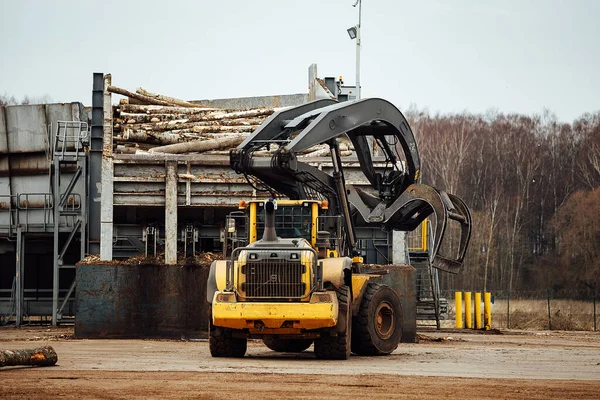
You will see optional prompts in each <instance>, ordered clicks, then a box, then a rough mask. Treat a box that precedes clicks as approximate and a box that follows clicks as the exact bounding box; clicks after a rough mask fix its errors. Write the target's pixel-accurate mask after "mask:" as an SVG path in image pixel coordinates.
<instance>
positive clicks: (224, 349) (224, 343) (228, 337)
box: [209, 322, 248, 358]
mask: <svg viewBox="0 0 600 400" xmlns="http://www.w3.org/2000/svg"><path fill="white" fill-rule="evenodd" d="M247 345H248V340H247V339H246V338H234V337H233V329H229V328H222V327H220V326H214V325H213V324H212V322H211V323H210V338H209V347H210V354H211V355H212V356H213V357H237V358H239V357H244V354H246V348H247Z"/></svg>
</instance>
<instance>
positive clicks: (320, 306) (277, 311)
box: [212, 292, 338, 333]
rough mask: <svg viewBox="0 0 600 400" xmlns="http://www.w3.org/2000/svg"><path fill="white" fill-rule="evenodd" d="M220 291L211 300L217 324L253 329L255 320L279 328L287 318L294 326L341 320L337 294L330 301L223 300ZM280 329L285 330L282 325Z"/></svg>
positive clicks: (324, 324) (317, 325) (312, 326)
mask: <svg viewBox="0 0 600 400" xmlns="http://www.w3.org/2000/svg"><path fill="white" fill-rule="evenodd" d="M218 293H219V292H217V293H215V297H214V298H213V303H212V318H213V324H214V325H215V326H222V327H225V328H234V329H245V328H249V329H254V323H255V322H256V321H261V322H262V323H263V324H264V326H265V328H267V329H277V328H281V326H282V325H283V323H284V322H286V321H293V326H292V328H294V329H319V328H329V327H332V326H335V324H336V323H337V320H338V303H337V298H336V297H335V296H332V300H333V302H331V303H283V302H282V303H271V302H269V303H263V302H246V303H222V302H218V301H216V299H217V295H218ZM270 332H275V331H270ZM277 332H278V333H282V331H281V329H277ZM263 333H265V332H263Z"/></svg>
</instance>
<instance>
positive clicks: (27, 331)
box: [0, 327, 600, 400]
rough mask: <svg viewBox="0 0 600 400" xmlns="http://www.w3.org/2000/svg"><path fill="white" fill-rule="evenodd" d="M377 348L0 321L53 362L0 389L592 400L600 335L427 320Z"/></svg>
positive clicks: (8, 379) (77, 393)
mask: <svg viewBox="0 0 600 400" xmlns="http://www.w3.org/2000/svg"><path fill="white" fill-rule="evenodd" d="M419 334H420V337H421V340H420V343H415V344H401V345H400V346H399V347H398V349H397V350H396V351H395V352H394V353H393V354H392V355H390V356H387V357H356V356H353V357H351V358H350V359H349V360H347V361H318V360H316V359H315V357H314V355H313V353H312V349H309V351H306V352H304V353H301V354H287V353H275V352H273V351H270V350H269V349H267V348H266V347H264V346H263V345H262V343H260V342H255V341H251V342H250V343H249V346H248V353H247V356H246V357H245V358H244V359H215V358H212V357H210V353H209V351H208V343H207V342H206V341H167V340H77V339H74V338H73V335H72V330H71V329H69V328H47V327H25V328H21V329H15V328H1V329H0V349H19V348H31V347H37V346H41V345H46V344H49V345H51V346H53V347H54V349H55V350H56V352H57V353H58V356H59V361H58V365H57V366H55V367H46V368H32V367H4V368H0V398H3V399H5V398H7V399H21V398H28V399H35V398H40V399H42V398H49V397H59V398H65V399H83V398H85V399H88V398H97V399H115V398H127V399H138V398H140V399H141V398H144V399H146V398H156V399H188V398H200V399H220V398H235V399H249V398H253V399H256V398H259V399H282V398H284V399H287V398H303V399H316V398H342V397H345V398H364V399H371V398H373V399H384V398H385V399H389V398H401V399H412V398H420V399H423V398H433V397H438V398H440V397H441V398H446V399H465V398H470V397H475V398H479V399H482V398H483V399H527V400H533V399H599V398H600V334H598V333H591V332H588V333H585V332H518V331H504V332H502V334H481V333H469V332H468V331H456V330H443V331H435V330H431V329H427V330H421V331H420V332H419Z"/></svg>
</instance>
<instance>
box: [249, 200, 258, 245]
mask: <svg viewBox="0 0 600 400" xmlns="http://www.w3.org/2000/svg"><path fill="white" fill-rule="evenodd" d="M256 207H257V204H256V203H255V202H251V203H250V221H249V223H250V243H254V242H256V240H257V239H256Z"/></svg>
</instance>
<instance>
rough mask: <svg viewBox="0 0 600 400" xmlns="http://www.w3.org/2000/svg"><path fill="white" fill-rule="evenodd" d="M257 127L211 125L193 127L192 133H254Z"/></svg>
mask: <svg viewBox="0 0 600 400" xmlns="http://www.w3.org/2000/svg"><path fill="white" fill-rule="evenodd" d="M256 128H258V126H256V125H250V126H223V125H213V126H194V127H193V128H192V131H193V132H196V133H216V132H254V130H256Z"/></svg>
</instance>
